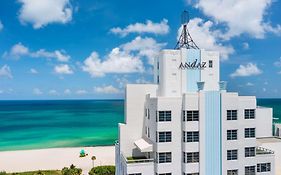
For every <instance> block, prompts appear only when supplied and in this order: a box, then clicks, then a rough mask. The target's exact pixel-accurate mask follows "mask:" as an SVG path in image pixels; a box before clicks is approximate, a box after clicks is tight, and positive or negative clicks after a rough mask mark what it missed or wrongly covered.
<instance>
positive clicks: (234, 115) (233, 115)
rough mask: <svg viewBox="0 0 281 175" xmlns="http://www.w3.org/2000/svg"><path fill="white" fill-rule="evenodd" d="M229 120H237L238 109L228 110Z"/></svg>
mask: <svg viewBox="0 0 281 175" xmlns="http://www.w3.org/2000/svg"><path fill="white" fill-rule="evenodd" d="M226 116H227V120H237V110H227V111H226Z"/></svg>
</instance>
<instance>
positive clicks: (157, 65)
mask: <svg viewBox="0 0 281 175" xmlns="http://www.w3.org/2000/svg"><path fill="white" fill-rule="evenodd" d="M157 69H158V70H159V62H157Z"/></svg>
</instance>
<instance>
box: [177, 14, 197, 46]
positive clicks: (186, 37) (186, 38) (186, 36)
mask: <svg viewBox="0 0 281 175" xmlns="http://www.w3.org/2000/svg"><path fill="white" fill-rule="evenodd" d="M188 23H189V13H188V11H186V10H184V11H183V12H182V14H181V25H182V31H181V35H180V37H179V40H178V42H177V45H176V47H175V49H180V48H186V49H199V47H198V46H197V45H196V44H195V42H194V41H193V39H192V37H191V35H190V33H189V31H188V29H187V24H188Z"/></svg>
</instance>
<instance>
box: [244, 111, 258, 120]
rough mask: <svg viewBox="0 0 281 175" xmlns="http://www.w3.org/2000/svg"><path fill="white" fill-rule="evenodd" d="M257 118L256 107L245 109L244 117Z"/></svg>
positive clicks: (247, 118)
mask: <svg viewBox="0 0 281 175" xmlns="http://www.w3.org/2000/svg"><path fill="white" fill-rule="evenodd" d="M255 118H256V109H244V119H246V120H249V119H255Z"/></svg>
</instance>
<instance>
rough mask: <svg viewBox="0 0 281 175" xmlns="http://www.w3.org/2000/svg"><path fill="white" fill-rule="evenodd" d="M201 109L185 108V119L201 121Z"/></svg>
mask: <svg viewBox="0 0 281 175" xmlns="http://www.w3.org/2000/svg"><path fill="white" fill-rule="evenodd" d="M199 115H200V114H199V110H184V111H183V121H184V122H191V121H199Z"/></svg>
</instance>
